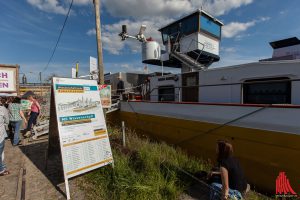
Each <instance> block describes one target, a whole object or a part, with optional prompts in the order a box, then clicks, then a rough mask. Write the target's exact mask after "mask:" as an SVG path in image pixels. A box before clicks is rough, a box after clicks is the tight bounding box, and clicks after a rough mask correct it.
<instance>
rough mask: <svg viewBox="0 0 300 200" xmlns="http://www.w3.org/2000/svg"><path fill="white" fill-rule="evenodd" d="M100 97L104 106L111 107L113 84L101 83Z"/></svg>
mask: <svg viewBox="0 0 300 200" xmlns="http://www.w3.org/2000/svg"><path fill="white" fill-rule="evenodd" d="M99 90H100V98H101V104H102V107H103V108H111V85H100V86H99Z"/></svg>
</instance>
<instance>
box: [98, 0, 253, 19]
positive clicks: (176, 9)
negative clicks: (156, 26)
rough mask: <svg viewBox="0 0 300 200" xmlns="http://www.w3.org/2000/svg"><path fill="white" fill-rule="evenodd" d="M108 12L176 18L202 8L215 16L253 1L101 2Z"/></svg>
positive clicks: (110, 0) (114, 14) (139, 16)
mask: <svg viewBox="0 0 300 200" xmlns="http://www.w3.org/2000/svg"><path fill="white" fill-rule="evenodd" d="M102 2H103V5H104V7H105V8H106V10H108V12H109V13H110V14H111V15H113V16H116V17H128V16H130V17H133V18H135V19H138V18H142V19H144V18H147V17H153V16H165V17H177V16H181V15H182V14H185V13H188V12H191V11H193V10H196V9H199V8H201V7H203V8H204V9H205V10H207V11H208V12H211V13H212V14H213V15H215V16H219V15H222V14H224V13H226V12H228V11H229V10H231V9H235V8H238V7H240V6H243V5H247V4H250V3H252V2H253V0H210V1H208V0H152V1H149V0H138V1H137V0H122V1H120V0H103V1H102Z"/></svg>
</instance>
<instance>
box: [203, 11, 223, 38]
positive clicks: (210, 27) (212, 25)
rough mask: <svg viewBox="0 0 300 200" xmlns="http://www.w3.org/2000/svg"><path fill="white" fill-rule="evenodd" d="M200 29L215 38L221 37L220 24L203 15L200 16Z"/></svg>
mask: <svg viewBox="0 0 300 200" xmlns="http://www.w3.org/2000/svg"><path fill="white" fill-rule="evenodd" d="M200 30H201V31H203V32H206V33H208V34H210V35H213V36H215V37H217V38H220V37H221V26H220V25H218V24H217V23H216V22H214V20H213V19H210V18H208V17H207V16H205V15H201V16H200Z"/></svg>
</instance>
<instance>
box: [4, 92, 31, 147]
mask: <svg viewBox="0 0 300 200" xmlns="http://www.w3.org/2000/svg"><path fill="white" fill-rule="evenodd" d="M8 110H9V122H10V125H11V128H12V129H13V130H14V136H13V138H14V139H13V146H17V145H20V144H21V141H20V129H21V126H22V119H23V120H24V123H25V124H26V123H27V120H26V118H25V116H24V113H23V111H22V105H21V99H20V98H19V97H16V98H15V99H14V100H13V101H12V103H10V104H9V105H8Z"/></svg>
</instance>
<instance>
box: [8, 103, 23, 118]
mask: <svg viewBox="0 0 300 200" xmlns="http://www.w3.org/2000/svg"><path fill="white" fill-rule="evenodd" d="M21 108H22V106H21V104H20V103H11V104H9V106H8V110H9V120H10V121H21V120H22V117H21V115H20V110H21Z"/></svg>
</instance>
